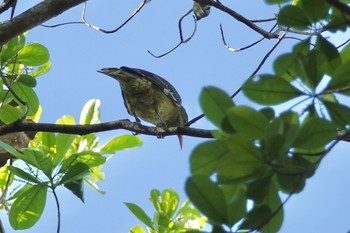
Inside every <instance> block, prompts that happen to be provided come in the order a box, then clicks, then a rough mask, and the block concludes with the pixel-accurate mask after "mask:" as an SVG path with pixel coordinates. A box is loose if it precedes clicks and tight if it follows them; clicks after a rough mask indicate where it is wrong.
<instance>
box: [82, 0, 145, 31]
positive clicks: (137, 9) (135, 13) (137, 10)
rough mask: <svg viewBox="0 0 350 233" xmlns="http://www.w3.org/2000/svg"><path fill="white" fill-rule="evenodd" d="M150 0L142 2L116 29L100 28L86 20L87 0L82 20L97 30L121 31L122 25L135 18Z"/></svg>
mask: <svg viewBox="0 0 350 233" xmlns="http://www.w3.org/2000/svg"><path fill="white" fill-rule="evenodd" d="M150 1H151V0H143V2H142V3H141V4H140V5H139V6H138V7H137V8H136V10H135V11H134V12H133V13H132V14H131V16H130V17H129V18H128V19H127V20H125V21H124V23H122V24H121V25H120V26H119V27H117V28H116V29H113V30H104V29H102V28H99V27H97V26H95V25H92V24H90V23H88V22H87V21H86V20H85V13H86V7H87V3H86V2H84V8H83V12H82V15H81V20H82V22H83V23H84V24H85V25H86V26H88V27H90V28H92V29H95V30H97V31H101V32H103V33H115V32H117V31H119V30H120V29H121V28H122V27H124V26H125V25H126V24H127V23H128V22H129V21H130V20H131V19H132V18H134V16H135V15H137V13H139V12H140V10H141V9H142V8H143V7H144V6H145V5H146V4H147V3H149V2H150Z"/></svg>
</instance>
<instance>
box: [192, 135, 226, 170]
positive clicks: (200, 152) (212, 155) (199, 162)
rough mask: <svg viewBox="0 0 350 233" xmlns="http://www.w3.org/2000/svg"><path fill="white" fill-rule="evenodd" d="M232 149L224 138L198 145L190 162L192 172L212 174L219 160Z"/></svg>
mask: <svg viewBox="0 0 350 233" xmlns="http://www.w3.org/2000/svg"><path fill="white" fill-rule="evenodd" d="M229 154H230V151H229V150H228V148H227V146H226V142H225V141H223V140H215V141H208V142H204V143H202V144H200V145H198V146H197V147H196V148H195V149H194V150H193V151H192V154H191V158H190V164H191V172H192V174H206V175H210V174H212V173H213V172H214V170H215V169H216V167H217V164H218V162H219V161H220V160H221V159H222V158H223V157H225V156H227V155H229Z"/></svg>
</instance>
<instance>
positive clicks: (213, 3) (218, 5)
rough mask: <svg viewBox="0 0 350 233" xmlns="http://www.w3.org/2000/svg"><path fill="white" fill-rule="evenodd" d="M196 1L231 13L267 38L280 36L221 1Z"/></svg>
mask: <svg viewBox="0 0 350 233" xmlns="http://www.w3.org/2000/svg"><path fill="white" fill-rule="evenodd" d="M194 1H195V2H198V3H199V4H202V5H210V6H213V7H215V8H217V9H218V10H221V11H223V12H225V13H227V14H229V15H230V16H232V17H233V18H234V19H236V20H237V21H239V22H241V23H243V24H245V25H246V26H248V27H250V28H251V29H253V30H254V31H256V32H257V33H259V34H260V35H262V36H263V37H265V38H268V39H271V38H278V35H277V34H274V33H271V32H267V31H265V30H264V29H262V28H261V27H258V26H257V25H256V24H254V23H253V22H252V21H250V20H249V19H247V18H245V17H244V16H242V15H240V14H239V13H237V12H236V11H234V10H232V9H231V8H229V7H227V6H225V5H223V4H222V3H221V2H220V1H213V0H194Z"/></svg>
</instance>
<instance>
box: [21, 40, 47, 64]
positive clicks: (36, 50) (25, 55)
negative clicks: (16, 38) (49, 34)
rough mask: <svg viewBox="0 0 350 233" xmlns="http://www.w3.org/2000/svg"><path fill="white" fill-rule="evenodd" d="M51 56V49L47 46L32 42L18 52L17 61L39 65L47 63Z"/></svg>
mask: <svg viewBox="0 0 350 233" xmlns="http://www.w3.org/2000/svg"><path fill="white" fill-rule="evenodd" d="M49 57H50V55H49V50H48V49H47V48H46V47H45V46H43V45H41V44H39V43H32V44H29V45H26V46H24V47H23V48H22V49H21V50H20V51H19V52H18V57H17V62H18V63H22V64H24V65H27V66H39V65H43V64H45V63H46V62H47V61H48V60H49Z"/></svg>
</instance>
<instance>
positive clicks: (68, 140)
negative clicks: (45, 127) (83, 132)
mask: <svg viewBox="0 0 350 233" xmlns="http://www.w3.org/2000/svg"><path fill="white" fill-rule="evenodd" d="M76 137H77V135H72V134H64V133H59V134H57V136H56V154H55V155H54V157H53V159H52V163H53V164H54V165H55V166H56V165H57V164H59V163H60V162H61V161H62V159H63V158H64V155H65V154H66V153H67V151H68V149H69V148H70V147H71V146H72V142H73V141H74V139H75V138H76Z"/></svg>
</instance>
